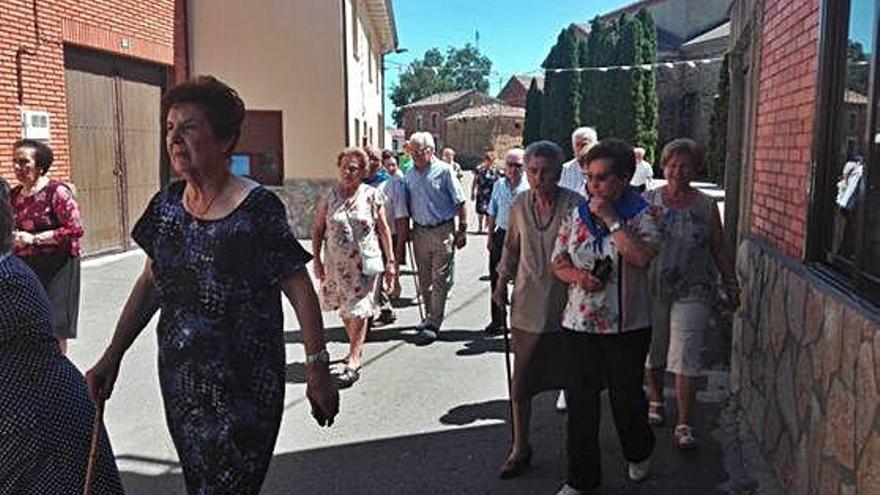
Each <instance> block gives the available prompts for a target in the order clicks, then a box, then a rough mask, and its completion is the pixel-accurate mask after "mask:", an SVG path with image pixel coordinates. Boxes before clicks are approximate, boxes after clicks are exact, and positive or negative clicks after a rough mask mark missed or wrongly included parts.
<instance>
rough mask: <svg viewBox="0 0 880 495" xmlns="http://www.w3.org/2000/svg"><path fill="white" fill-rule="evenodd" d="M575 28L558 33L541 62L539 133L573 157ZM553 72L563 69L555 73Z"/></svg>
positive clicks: (576, 87) (577, 83) (577, 90)
mask: <svg viewBox="0 0 880 495" xmlns="http://www.w3.org/2000/svg"><path fill="white" fill-rule="evenodd" d="M575 29H576V28H575V27H574V26H573V25H572V26H569V27H567V28H565V29H563V30H562V32H560V33H559V37H558V38H557V40H556V45H554V46H553V49H551V50H550V55H548V56H547V59H546V60H544V63H543V64H542V67H543V68H544V69H545V70H546V71H547V76H546V78H545V80H544V107H543V111H542V124H541V133H542V134H543V137H544V138H546V139H550V140H551V141H553V142H555V143H557V144H559V145H560V146H562V148H563V149H564V150H566V156H568V157H569V158H571V157H572V152H571V150H569V149H568V146H566V143H568V142H569V139H570V136H571V132H572V131H573V130H574V129H575V128H577V127H578V125H579V124H580V98H581V94H580V74H579V73H578V72H575V71H573V70H571V69H574V68H576V67H577V66H578V40H577V36H576V35H575ZM554 69H566V70H563V71H560V72H555V71H554Z"/></svg>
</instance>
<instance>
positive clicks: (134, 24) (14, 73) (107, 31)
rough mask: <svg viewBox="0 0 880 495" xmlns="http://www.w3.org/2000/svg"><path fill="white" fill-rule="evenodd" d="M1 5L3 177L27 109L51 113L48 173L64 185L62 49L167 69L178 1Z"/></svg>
mask: <svg viewBox="0 0 880 495" xmlns="http://www.w3.org/2000/svg"><path fill="white" fill-rule="evenodd" d="M2 3H3V8H2V9H0V177H4V178H7V179H10V178H12V177H13V174H12V168H11V163H10V160H9V159H8V157H9V155H10V154H11V150H10V148H11V146H12V143H13V142H14V141H15V140H16V139H18V138H20V137H21V124H20V119H21V110H22V109H31V110H47V111H49V112H50V113H51V133H52V134H51V143H50V144H51V146H52V148H53V150H54V151H55V157H56V158H55V164H54V166H53V168H52V171H51V172H50V173H51V175H52V176H54V177H58V178H62V179H69V178H70V176H71V173H70V158H69V152H68V137H67V116H66V105H67V102H66V98H65V86H64V45H65V44H69V45H77V46H82V47H88V48H93V49H96V50H101V51H104V52H110V53H114V54H117V55H120V56H125V57H134V58H139V59H143V60H148V61H151V62H155V63H159V64H164V65H168V66H171V65H173V63H174V50H173V49H174V6H175V1H174V0H127V1H122V0H56V1H53V2H45V1H34V0H3V2H2ZM18 60H20V63H17V61H18ZM19 74H20V79H21V85H20V87H21V93H20V95H19V89H18V88H19V84H18V79H19V76H18V75H19ZM19 98H21V101H19Z"/></svg>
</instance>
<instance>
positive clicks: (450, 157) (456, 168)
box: [443, 148, 464, 182]
mask: <svg viewBox="0 0 880 495" xmlns="http://www.w3.org/2000/svg"><path fill="white" fill-rule="evenodd" d="M443 161H444V162H446V163H448V164H449V166H450V167H452V171H453V172H454V173H455V178H456V179H458V181H459V182H461V181H462V180H464V170H462V168H461V165H460V164H459V163H458V162H457V161H455V150H454V149H452V148H443Z"/></svg>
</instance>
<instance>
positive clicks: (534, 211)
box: [531, 194, 556, 232]
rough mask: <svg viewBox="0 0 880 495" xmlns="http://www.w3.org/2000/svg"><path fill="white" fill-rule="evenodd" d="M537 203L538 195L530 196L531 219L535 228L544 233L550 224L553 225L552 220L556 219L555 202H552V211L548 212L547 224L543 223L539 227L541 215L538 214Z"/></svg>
mask: <svg viewBox="0 0 880 495" xmlns="http://www.w3.org/2000/svg"><path fill="white" fill-rule="evenodd" d="M537 203H538V195H537V194H535V195H534V196H532V202H531V206H532V219H533V220H534V221H535V226H536V227H537V228H538V231H539V232H544V231H545V230H547V229H548V228H550V224H552V223H553V218H554V217H556V202H555V201H554V202H553V204H552V205H551V206H550V207H551V208H552V210H551V211H550V218H548V219H547V223H545V224H543V225H541V215H539V214H538V207H537Z"/></svg>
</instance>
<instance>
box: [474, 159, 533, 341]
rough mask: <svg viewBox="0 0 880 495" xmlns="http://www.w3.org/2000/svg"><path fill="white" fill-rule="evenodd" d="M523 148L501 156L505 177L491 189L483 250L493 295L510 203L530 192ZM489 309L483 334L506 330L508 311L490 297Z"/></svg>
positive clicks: (496, 282)
mask: <svg viewBox="0 0 880 495" xmlns="http://www.w3.org/2000/svg"><path fill="white" fill-rule="evenodd" d="M524 154H525V151H524V150H523V149H522V148H511V149H510V150H508V152H507V155H506V156H505V157H504V167H505V177H504V179H502V180H499V181H497V182H495V186H494V187H493V188H492V197H491V199H490V200H489V212H488V213H489V214H488V215H487V217H486V218H487V227H488V230H489V237H488V239H487V240H486V248H487V249H489V282H490V285H491V287H492V292H491V293H490V294H493V293H495V286H496V285H498V271H497V269H498V263H499V262H500V261H501V252H502V251H503V249H504V238H505V235H506V234H507V223H508V219H509V218H510V204H511V203H513V198H514V197H516V195H517V194H519V193H521V192H523V191H527V190H528V189H529V183H528V181H524V180H522V169H523V155H524ZM489 305H490V308H491V310H492V321H491V322H489V324H488V325H487V326H486V329H485V330H486V333H490V334H495V333H502V332H504V330H505V329H506V328H507V311H506V310H505V308H504V306H500V305H498V304H496V303H495V301H493V300H492V298H491V297H490V298H489Z"/></svg>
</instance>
